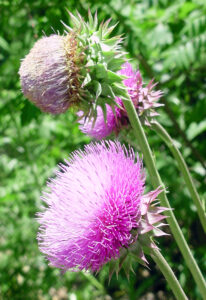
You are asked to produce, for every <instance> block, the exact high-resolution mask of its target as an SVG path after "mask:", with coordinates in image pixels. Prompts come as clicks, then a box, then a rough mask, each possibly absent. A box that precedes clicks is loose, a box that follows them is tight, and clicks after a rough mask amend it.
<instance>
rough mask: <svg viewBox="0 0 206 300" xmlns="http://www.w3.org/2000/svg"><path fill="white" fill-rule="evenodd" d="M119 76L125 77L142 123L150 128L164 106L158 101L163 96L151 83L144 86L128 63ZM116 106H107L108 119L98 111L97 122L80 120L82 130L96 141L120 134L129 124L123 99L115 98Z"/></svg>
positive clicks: (119, 72) (140, 78)
mask: <svg viewBox="0 0 206 300" xmlns="http://www.w3.org/2000/svg"><path fill="white" fill-rule="evenodd" d="M118 74H121V75H124V76H125V79H124V80H123V83H124V85H125V87H126V88H127V91H128V94H129V96H130V97H131V100H132V102H133V104H134V106H135V108H136V110H137V113H138V115H139V117H140V119H141V121H142V122H143V123H144V124H145V125H148V126H150V122H151V121H152V120H153V117H154V116H157V115H158V113H157V112H156V111H155V108H156V107H159V106H162V104H161V103H158V102H157V101H158V100H159V98H160V97H161V96H162V92H161V91H159V90H158V91H154V90H153V88H154V86H155V84H153V81H150V82H149V84H148V85H147V86H144V85H143V82H142V76H141V74H140V72H139V71H137V72H134V71H133V70H132V66H131V64H129V63H128V62H127V63H125V64H124V65H123V66H122V69H121V70H120V71H118ZM115 101H116V104H117V105H118V106H115V107H114V108H113V110H112V109H111V108H109V107H108V106H106V117H105V115H104V114H103V111H102V110H101V109H100V110H97V116H96V120H94V119H93V118H92V119H91V120H88V119H86V120H84V119H80V120H79V123H80V130H81V131H82V132H84V133H85V134H87V135H89V136H91V137H92V138H95V139H101V138H105V137H107V136H108V135H110V134H111V133H112V132H115V133H118V132H119V131H120V130H121V128H122V127H124V126H127V125H128V124H129V119H128V117H127V112H126V110H125V109H124V104H123V101H122V99H121V98H119V97H116V98H115Z"/></svg>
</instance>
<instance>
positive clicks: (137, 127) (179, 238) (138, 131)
mask: <svg viewBox="0 0 206 300" xmlns="http://www.w3.org/2000/svg"><path fill="white" fill-rule="evenodd" d="M123 103H124V107H125V109H126V111H127V114H128V117H129V120H130V123H131V125H132V127H133V129H134V133H135V136H136V137H137V140H138V143H139V146H140V149H141V151H142V153H143V157H144V161H145V164H146V166H147V169H148V172H149V175H150V179H151V183H152V185H153V187H154V188H157V187H159V186H161V187H162V188H163V189H164V190H163V192H162V193H160V195H159V198H160V202H161V205H162V206H164V207H167V208H169V209H170V210H168V211H167V212H166V214H167V215H168V216H169V218H168V219H167V222H168V223H169V226H170V228H171V231H172V234H173V236H174V238H175V240H176V242H177V244H178V247H179V249H180V251H181V253H182V255H183V257H184V259H185V262H186V264H187V266H188V268H189V269H190V271H191V273H192V276H193V278H194V280H195V282H196V284H197V286H198V287H199V290H200V293H201V295H202V297H203V299H204V300H206V283H205V281H204V278H203V276H202V273H201V271H200V269H199V267H198V265H197V263H196V261H195V259H194V257H193V255H192V253H191V251H190V248H189V247H188V245H187V242H186V240H185V238H184V236H183V233H182V231H181V229H180V227H179V225H178V223H177V220H176V218H175V215H174V214H173V211H172V210H171V206H170V204H169V201H168V199H167V196H166V192H165V187H164V184H163V183H162V181H161V178H160V175H159V173H158V171H157V169H156V166H155V162H154V158H153V154H152V151H151V149H150V146H149V144H148V141H147V138H146V135H145V133H144V130H143V128H142V126H141V123H140V120H139V117H138V115H137V112H136V110H135V107H134V105H133V102H132V100H131V99H130V97H129V96H127V99H123Z"/></svg>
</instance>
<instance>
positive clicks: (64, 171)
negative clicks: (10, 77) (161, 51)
mask: <svg viewBox="0 0 206 300" xmlns="http://www.w3.org/2000/svg"><path fill="white" fill-rule="evenodd" d="M70 16H71V19H72V22H73V27H72V28H70V27H69V26H67V25H65V24H64V26H65V28H66V31H65V35H64V36H60V35H51V36H50V37H43V38H42V39H40V40H39V41H37V42H36V44H35V45H34V47H33V49H32V50H31V51H30V53H29V54H28V55H27V56H26V58H25V59H24V60H23V62H22V64H21V67H20V71H19V74H20V79H21V85H22V90H23V93H24V94H25V96H26V97H28V99H29V100H30V101H32V102H33V103H34V104H35V105H36V106H38V107H39V108H40V109H41V110H43V111H45V112H49V113H52V114H59V113H63V112H65V111H66V110H67V109H68V108H70V107H75V108H76V109H77V110H78V111H79V113H78V115H79V117H80V118H81V119H80V121H79V122H80V124H81V129H82V131H84V132H85V133H87V134H88V135H90V136H92V137H95V138H97V139H101V138H104V137H106V136H108V135H109V134H110V133H111V132H113V131H114V132H116V133H118V132H119V130H120V129H121V127H122V126H128V125H131V126H132V128H133V129H134V133H135V135H136V137H137V141H138V144H139V146H140V149H141V151H142V153H143V157H144V161H145V164H146V167H147V169H148V172H149V175H150V179H151V183H152V185H153V187H154V191H153V192H150V193H148V194H147V195H144V194H143V192H144V184H145V176H144V172H143V171H142V162H141V161H140V160H139V159H138V158H137V161H136V162H135V157H134V152H133V150H132V149H130V150H129V151H127V150H126V149H125V148H124V147H122V146H121V145H120V144H119V143H118V142H108V143H104V142H102V143H100V144H91V145H89V146H86V148H85V151H77V152H74V153H73V155H72V156H71V157H70V159H69V161H66V165H61V170H60V171H58V172H57V174H56V175H57V177H56V179H53V180H51V181H50V183H49V184H48V185H49V187H50V192H48V193H45V194H44V197H43V200H44V201H45V202H46V204H47V207H46V208H45V210H44V211H43V212H42V213H39V216H38V220H39V223H40V232H39V235H38V240H39V246H40V249H41V251H42V252H43V253H44V254H45V255H46V256H47V258H48V260H49V261H50V264H51V265H53V266H56V267H59V268H61V269H63V270H67V269H71V270H83V269H86V270H92V271H98V270H99V269H100V268H101V267H102V266H103V265H104V264H105V263H107V262H109V261H111V260H112V259H113V260H117V259H120V266H121V265H122V264H123V262H125V263H126V264H128V260H127V257H128V255H127V254H128V253H131V254H132V252H135V254H136V257H137V260H138V261H140V262H142V263H144V264H145V263H146V258H145V255H144V252H143V250H144V251H145V252H146V253H148V254H150V255H151V256H152V257H153V259H154V260H155V261H156V262H157V264H158V266H159V267H160V269H161V271H162V273H163V274H164V275H165V278H166V279H167V280H168V282H169V284H170V286H171V288H172V290H173V292H174V294H175V296H176V298H177V299H187V298H186V296H185V294H184V292H183V291H182V289H181V287H180V285H179V283H178V281H177V279H176V278H175V276H174V274H173V272H172V270H171V269H170V267H169V266H168V264H167V262H166V261H165V260H164V258H163V257H162V256H161V254H160V252H159V250H158V249H157V247H156V245H155V243H154V241H153V237H154V236H155V235H163V234H164V233H163V232H162V231H161V229H160V228H159V227H161V225H162V224H161V220H162V219H164V218H165V216H169V218H168V223H169V225H170V228H171V231H172V233H173V235H174V237H175V239H176V241H177V244H178V246H179V248H180V250H181V252H182V255H183V257H184V259H185V261H186V263H187V265H188V267H189V269H190V271H191V273H192V275H193V277H194V279H195V281H196V283H197V285H198V287H199V290H200V292H201V294H202V296H203V299H205V295H206V284H205V281H204V279H203V276H202V274H201V271H200V269H199V267H198V265H197V264H196V261H195V260H194V257H193V255H192V253H191V251H190V249H189V247H188V245H187V242H186V240H185V238H184V236H183V234H182V231H181V229H180V227H179V225H178V223H177V221H176V218H175V215H174V213H173V212H172V210H171V207H170V204H169V201H168V199H167V195H166V191H165V187H164V185H163V183H162V181H161V178H160V176H159V173H158V171H157V169H156V166H155V161H154V157H153V155H152V151H151V149H150V147H149V144H148V141H147V138H146V136H145V133H144V130H143V127H142V124H144V125H148V126H151V124H154V122H153V117H154V116H156V115H157V112H156V111H155V110H154V109H155V108H156V107H158V106H160V105H161V104H159V103H158V100H159V98H160V96H161V95H162V92H161V91H156V92H155V91H154V90H153V88H154V86H155V85H154V84H153V82H152V81H151V82H150V83H149V84H148V85H147V86H146V87H145V86H144V85H143V82H142V77H141V74H140V73H139V71H137V72H134V71H133V70H132V68H131V65H130V64H129V63H126V64H124V62H125V55H124V54H125V53H124V51H123V50H122V49H121V42H122V39H121V37H120V36H116V37H112V38H109V35H110V33H111V32H112V30H113V28H114V27H115V26H111V27H109V22H110V20H108V21H107V22H105V23H101V24H100V25H98V21H97V14H95V16H94V18H93V17H92V16H91V14H90V13H89V21H88V22H85V21H84V20H83V18H82V17H81V16H80V15H79V14H78V16H77V17H74V16H73V15H72V14H70ZM160 191H161V193H160ZM158 194H159V199H160V203H161V207H159V206H155V205H154V202H155V201H156V197H157V196H158ZM161 213H163V214H164V216H163V215H162V214H161ZM159 222H160V224H159ZM125 250H126V255H125ZM113 271H114V270H112V272H113ZM112 272H111V273H112Z"/></svg>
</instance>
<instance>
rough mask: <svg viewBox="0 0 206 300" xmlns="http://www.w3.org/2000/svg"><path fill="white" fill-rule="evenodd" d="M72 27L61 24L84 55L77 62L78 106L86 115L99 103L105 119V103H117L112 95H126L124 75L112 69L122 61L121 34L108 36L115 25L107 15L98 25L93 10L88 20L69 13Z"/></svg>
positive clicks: (117, 66) (91, 115)
mask: <svg viewBox="0 0 206 300" xmlns="http://www.w3.org/2000/svg"><path fill="white" fill-rule="evenodd" d="M69 14H70V17H71V19H72V22H73V25H74V27H73V28H70V27H69V26H67V25H66V24H64V26H65V28H66V30H67V33H68V34H71V33H73V34H75V35H76V38H77V44H78V45H77V48H78V51H79V53H81V54H82V55H83V57H84V59H83V60H81V66H80V81H81V89H80V98H81V101H80V108H81V110H83V112H84V116H86V117H89V118H91V117H95V116H96V108H97V106H98V105H99V106H101V107H102V109H103V112H104V115H105V119H106V106H105V105H106V103H107V104H109V105H111V107H113V106H114V105H117V103H116V102H115V100H114V99H115V97H126V94H127V93H126V88H125V86H124V85H123V83H122V80H123V79H124V78H125V77H124V76H122V75H118V74H117V73H116V72H117V71H118V70H120V69H121V66H122V64H123V63H124V62H125V58H124V56H125V52H124V51H122V49H121V46H120V45H121V42H122V38H121V37H120V36H115V37H112V38H109V35H110V33H111V32H112V30H113V29H114V28H115V26H116V25H114V26H110V27H109V23H110V21H111V19H109V20H108V21H106V22H105V23H101V24H100V25H98V20H97V13H95V16H94V17H92V15H91V13H90V12H89V21H88V22H85V21H84V19H83V18H82V17H81V15H80V14H78V16H77V17H75V16H74V15H72V14H71V13H69Z"/></svg>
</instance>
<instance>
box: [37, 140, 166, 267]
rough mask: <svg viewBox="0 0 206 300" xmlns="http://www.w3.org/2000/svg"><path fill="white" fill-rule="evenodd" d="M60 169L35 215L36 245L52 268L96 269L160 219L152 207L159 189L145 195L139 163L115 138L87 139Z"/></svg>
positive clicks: (115, 256)
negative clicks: (45, 205)
mask: <svg viewBox="0 0 206 300" xmlns="http://www.w3.org/2000/svg"><path fill="white" fill-rule="evenodd" d="M60 169H61V170H60V171H58V172H57V174H56V175H57V177H56V178H55V179H52V180H51V181H50V182H49V183H48V186H49V188H50V191H49V192H48V193H45V194H44V197H43V200H44V201H45V202H46V204H47V207H46V208H45V209H44V211H43V212H41V213H39V215H38V220H39V223H40V231H39V234H38V240H39V247H40V250H41V251H42V252H43V253H44V254H45V255H46V256H47V258H48V260H49V261H50V264H51V265H53V266H55V267H58V268H61V269H64V270H67V269H71V270H83V269H86V270H87V269H91V270H92V271H96V270H99V269H100V268H101V267H102V266H103V265H104V264H105V263H107V262H108V261H110V260H111V259H117V258H119V257H120V254H121V250H122V249H123V250H124V249H127V248H128V249H129V247H130V245H132V244H134V243H135V241H136V240H138V241H139V240H140V239H139V236H140V235H143V234H145V233H146V232H148V231H151V230H152V229H153V228H154V225H153V224H155V223H157V222H159V221H160V220H161V219H163V218H164V216H162V215H160V214H159V213H160V212H162V211H163V210H164V209H163V210H161V211H158V210H156V208H155V207H154V206H151V202H153V201H154V200H155V199H156V197H157V195H158V194H159V192H160V191H159V190H156V191H154V192H152V193H150V194H147V195H143V193H144V184H145V175H144V172H143V169H142V162H141V161H140V160H139V158H137V159H135V154H134V152H133V150H132V149H131V148H130V149H129V150H127V149H126V148H125V147H124V146H121V145H120V143H119V142H112V141H109V142H101V143H91V144H89V145H87V146H86V147H85V149H84V151H81V150H80V151H76V152H74V153H73V154H72V155H71V157H70V159H69V160H68V161H66V164H65V165H63V164H62V165H60ZM150 208H151V209H150ZM159 230H160V229H159ZM140 256H141V258H143V257H144V255H143V254H142V253H141V254H140Z"/></svg>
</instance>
